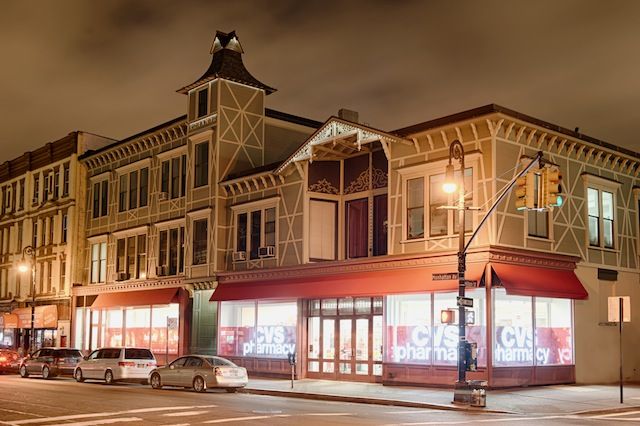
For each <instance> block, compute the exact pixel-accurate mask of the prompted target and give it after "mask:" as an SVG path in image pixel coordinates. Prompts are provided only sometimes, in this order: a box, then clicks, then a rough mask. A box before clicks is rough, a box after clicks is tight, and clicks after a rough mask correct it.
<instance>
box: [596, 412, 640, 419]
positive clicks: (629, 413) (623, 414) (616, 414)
mask: <svg viewBox="0 0 640 426" xmlns="http://www.w3.org/2000/svg"><path fill="white" fill-rule="evenodd" d="M638 413H640V411H621V412H619V413H609V414H600V415H599V416H589V417H587V418H588V419H608V418H611V417H620V416H630V415H631V414H638Z"/></svg>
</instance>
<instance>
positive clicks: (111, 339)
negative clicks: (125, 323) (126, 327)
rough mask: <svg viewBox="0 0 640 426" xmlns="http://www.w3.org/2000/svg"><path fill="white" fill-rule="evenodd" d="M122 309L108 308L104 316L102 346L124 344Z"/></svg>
mask: <svg viewBox="0 0 640 426" xmlns="http://www.w3.org/2000/svg"><path fill="white" fill-rule="evenodd" d="M122 319H123V318H122V309H120V308H116V309H106V310H104V311H103V316H102V346H122V345H123V343H124V342H123V340H122Z"/></svg>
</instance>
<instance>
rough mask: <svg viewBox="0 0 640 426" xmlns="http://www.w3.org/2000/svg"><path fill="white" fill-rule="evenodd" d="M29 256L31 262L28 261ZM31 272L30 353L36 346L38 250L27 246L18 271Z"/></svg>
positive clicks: (23, 251)
mask: <svg viewBox="0 0 640 426" xmlns="http://www.w3.org/2000/svg"><path fill="white" fill-rule="evenodd" d="M26 256H29V257H30V258H31V260H30V261H29V260H27V258H26ZM29 270H31V333H30V335H29V351H32V350H33V347H34V346H35V337H36V336H35V330H34V322H35V318H36V249H34V248H33V247H32V246H26V247H25V248H24V249H22V259H21V260H20V263H18V271H20V272H22V273H23V274H24V273H26V272H28V271H29Z"/></svg>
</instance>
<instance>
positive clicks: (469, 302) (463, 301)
mask: <svg viewBox="0 0 640 426" xmlns="http://www.w3.org/2000/svg"><path fill="white" fill-rule="evenodd" d="M456 299H457V300H458V306H464V307H465V308H473V299H472V298H470V297H461V296H458V297H457V298H456Z"/></svg>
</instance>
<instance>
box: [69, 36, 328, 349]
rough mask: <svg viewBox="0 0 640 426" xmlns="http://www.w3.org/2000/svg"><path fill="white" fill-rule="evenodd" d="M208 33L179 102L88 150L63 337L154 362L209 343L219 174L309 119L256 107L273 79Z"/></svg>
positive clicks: (252, 159) (221, 258) (292, 138)
mask: <svg viewBox="0 0 640 426" xmlns="http://www.w3.org/2000/svg"><path fill="white" fill-rule="evenodd" d="M241 55H242V48H241V47H240V44H239V42H238V41H237V38H236V37H235V35H234V34H233V33H231V34H224V33H218V34H217V35H216V38H215V41H214V45H213V47H212V62H211V67H210V68H209V69H208V70H207V72H206V73H205V74H204V75H203V76H202V77H201V78H199V79H198V80H196V81H195V82H194V83H192V84H190V85H188V86H186V87H184V88H182V89H180V90H179V93H182V94H185V95H187V109H188V113H187V114H186V115H184V116H181V117H178V118H176V119H174V120H171V121H169V122H167V123H164V124H161V125H159V126H157V127H154V128H153V129H149V130H147V131H144V132H141V133H139V134H136V135H134V136H131V137H129V138H126V139H124V140H121V141H118V142H115V143H113V144H111V145H109V146H106V147H104V148H102V149H99V150H96V151H93V152H88V153H86V154H85V155H84V156H83V157H82V160H81V161H82V163H83V164H84V165H85V166H86V168H87V170H88V180H89V188H90V189H89V194H90V196H89V199H88V201H87V206H86V224H87V237H88V244H87V246H86V247H87V249H86V251H85V256H84V259H85V261H84V265H85V280H84V284H85V285H84V286H82V287H76V288H74V296H75V297H74V323H75V334H74V344H75V346H77V347H80V348H82V349H85V350H90V349H95V348H97V347H101V346H110V345H116V346H121V345H126V346H143V347H147V346H149V347H150V348H151V349H152V350H153V352H154V353H155V354H156V356H157V357H158V359H159V360H160V361H165V360H169V359H171V358H173V357H175V356H177V355H179V354H183V353H189V352H199V353H215V351H216V335H215V331H216V328H215V324H216V318H217V317H216V315H217V309H216V308H217V306H216V304H214V303H210V302H209V298H210V297H211V295H212V293H213V289H214V288H215V283H216V273H217V271H223V270H225V268H226V254H227V251H226V249H225V245H224V242H225V241H226V240H227V238H228V236H227V232H228V227H227V225H226V217H227V204H226V202H227V195H226V194H225V193H223V192H222V191H223V188H222V187H221V186H220V185H218V182H220V181H222V180H225V179H226V178H227V177H228V176H230V175H232V174H234V173H238V172H244V171H245V170H247V169H253V168H255V167H262V166H263V165H264V164H265V163H268V162H274V161H281V160H282V157H281V156H280V155H281V152H280V150H279V149H271V150H269V149H266V148H265V147H266V146H268V145H269V144H275V143H277V144H278V146H279V147H281V148H282V149H283V150H284V151H285V152H286V151H287V147H290V146H291V145H298V144H300V143H301V142H302V141H303V140H304V139H305V138H306V137H307V136H308V135H309V134H310V133H311V132H312V131H313V130H314V129H315V128H316V127H317V126H318V125H319V124H320V123H317V122H314V121H312V120H307V119H303V118H300V117H296V116H293V115H289V114H285V113H282V112H278V111H274V110H270V109H267V108H265V107H264V97H265V96H266V95H268V94H269V93H271V92H273V91H274V90H275V89H272V88H270V87H268V86H266V85H264V84H262V83H260V82H259V81H258V80H256V79H255V78H254V77H253V76H252V75H251V74H249V73H248V71H247V70H246V69H245V67H244V65H243V63H242V56H241Z"/></svg>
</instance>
